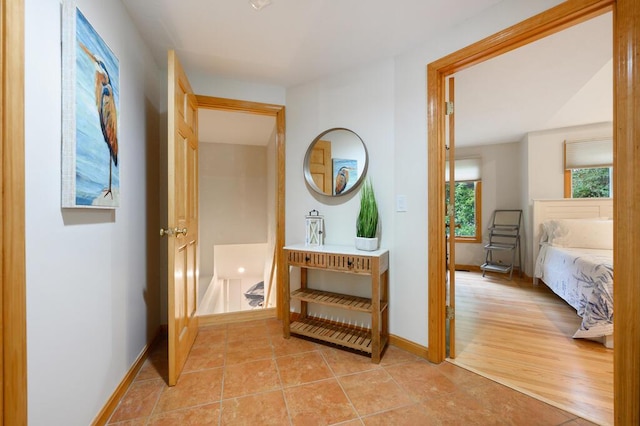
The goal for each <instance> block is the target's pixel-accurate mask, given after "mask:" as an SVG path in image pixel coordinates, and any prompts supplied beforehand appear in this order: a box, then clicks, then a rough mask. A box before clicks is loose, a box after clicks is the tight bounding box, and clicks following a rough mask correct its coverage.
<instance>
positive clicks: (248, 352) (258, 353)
mask: <svg viewBox="0 0 640 426" xmlns="http://www.w3.org/2000/svg"><path fill="white" fill-rule="evenodd" d="M271 358H273V348H272V347H271V344H270V343H266V344H262V345H248V346H247V347H244V348H243V347H242V346H239V347H238V348H233V349H229V348H227V355H226V358H225V365H233V364H242V363H244V362H251V361H258V360H261V359H271Z"/></svg>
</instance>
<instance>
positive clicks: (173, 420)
mask: <svg viewBox="0 0 640 426" xmlns="http://www.w3.org/2000/svg"><path fill="white" fill-rule="evenodd" d="M219 420H220V403H219V402H216V403H213V404H208V405H201V406H199V407H193V408H185V409H182V410H174V411H169V412H166V413H161V414H158V415H156V416H153V417H151V418H150V419H149V423H148V424H147V425H148V426H176V425H181V426H187V425H193V426H196V425H197V426H217V425H218V422H219Z"/></svg>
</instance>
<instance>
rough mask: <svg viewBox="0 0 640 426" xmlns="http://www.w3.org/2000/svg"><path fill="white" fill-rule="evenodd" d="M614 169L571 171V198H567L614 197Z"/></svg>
mask: <svg viewBox="0 0 640 426" xmlns="http://www.w3.org/2000/svg"><path fill="white" fill-rule="evenodd" d="M612 172H613V167H594V168H588V169H572V170H571V176H570V178H571V196H570V197H567V198H610V197H611V196H612V195H613V191H612V183H613V176H612Z"/></svg>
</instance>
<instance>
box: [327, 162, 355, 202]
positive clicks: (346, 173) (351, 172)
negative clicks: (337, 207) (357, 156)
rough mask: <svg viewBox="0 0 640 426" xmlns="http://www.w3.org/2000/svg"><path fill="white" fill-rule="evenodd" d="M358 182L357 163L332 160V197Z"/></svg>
mask: <svg viewBox="0 0 640 426" xmlns="http://www.w3.org/2000/svg"><path fill="white" fill-rule="evenodd" d="M357 181H358V161H357V160H347V159H343V158H334V159H333V195H340V194H342V193H343V192H345V191H347V190H349V188H351V187H353V185H355V184H356V182H357Z"/></svg>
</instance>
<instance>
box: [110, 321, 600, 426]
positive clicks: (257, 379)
mask: <svg viewBox="0 0 640 426" xmlns="http://www.w3.org/2000/svg"><path fill="white" fill-rule="evenodd" d="M166 346H167V345H166V341H164V342H161V343H160V344H159V345H158V347H157V348H154V349H153V350H152V353H151V355H150V357H149V359H147V360H146V361H145V364H144V366H143V367H142V369H141V370H140V372H139V373H138V376H137V377H136V379H135V381H134V382H133V384H132V385H131V387H130V388H129V389H128V391H127V393H126V394H125V396H124V397H123V399H122V400H121V401H120V403H119V405H118V407H117V409H116V411H115V412H114V413H113V415H112V417H111V419H110V421H109V424H113V425H122V426H124V425H127V426H138V425H140V426H142V425H331V424H340V425H345V426H351V425H394V426H395V425H411V426H414V425H545V426H546V425H573V426H576V425H591V424H592V423H590V422H587V421H585V420H583V419H580V418H578V417H576V416H575V415H573V414H570V413H567V412H565V411H562V410H560V409H557V408H555V407H552V406H550V405H548V404H545V403H543V402H540V401H538V400H536V399H533V398H530V397H528V396H526V395H524V394H521V393H519V392H516V391H514V390H511V389H509V388H507V387H505V386H502V385H499V384H497V383H495V382H492V381H490V380H488V379H485V378H483V377H481V376H478V375H476V374H474V373H471V372H469V371H467V370H464V369H462V368H460V367H456V366H454V365H452V364H450V363H447V362H443V363H442V364H439V365H436V364H430V363H429V362H427V361H425V360H423V359H420V358H418V357H415V356H414V355H411V354H409V353H407V352H405V351H403V350H400V349H398V348H395V347H393V346H389V347H388V349H387V351H386V353H385V354H384V356H383V358H382V361H381V362H380V364H372V363H371V360H370V358H367V357H366V356H363V355H359V354H354V353H350V352H346V351H343V350H340V349H335V348H331V347H328V346H325V345H320V344H316V343H312V342H309V341H306V340H302V339H299V338H295V337H292V338H290V339H284V338H283V337H282V325H281V323H280V322H279V321H277V320H262V321H252V322H245V323H238V324H230V325H223V326H215V327H204V328H201V330H200V333H199V334H198V337H197V339H196V342H195V344H194V346H193V349H192V350H191V353H190V354H189V358H188V359H187V362H186V364H185V368H184V371H183V373H182V375H181V376H180V379H179V380H178V384H177V385H176V386H174V387H168V386H167V385H166V382H165V380H166V370H167V351H166Z"/></svg>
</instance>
